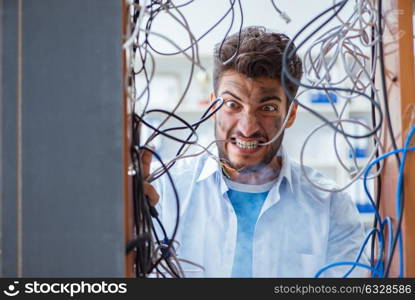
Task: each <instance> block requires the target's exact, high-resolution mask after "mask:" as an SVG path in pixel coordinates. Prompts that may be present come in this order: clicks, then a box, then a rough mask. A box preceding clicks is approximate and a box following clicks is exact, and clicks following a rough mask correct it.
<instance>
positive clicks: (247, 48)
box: [213, 26, 303, 97]
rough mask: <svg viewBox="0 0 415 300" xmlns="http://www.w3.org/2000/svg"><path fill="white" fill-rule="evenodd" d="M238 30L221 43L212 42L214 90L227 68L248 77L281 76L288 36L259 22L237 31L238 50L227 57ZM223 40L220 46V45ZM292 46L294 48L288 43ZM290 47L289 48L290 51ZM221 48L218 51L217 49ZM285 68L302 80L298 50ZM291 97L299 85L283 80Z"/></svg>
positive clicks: (292, 47)
mask: <svg viewBox="0 0 415 300" xmlns="http://www.w3.org/2000/svg"><path fill="white" fill-rule="evenodd" d="M238 37H239V32H237V33H235V34H233V35H230V36H229V37H227V38H226V39H225V41H224V42H223V44H222V43H218V44H216V45H215V50H214V67H213V89H214V91H215V93H217V90H218V86H219V80H220V77H221V75H222V73H223V72H224V71H226V70H235V71H237V72H239V73H242V74H244V75H246V76H247V77H250V78H258V77H269V78H274V79H278V80H279V81H280V80H281V71H282V57H283V55H284V50H285V48H286V46H287V44H288V43H289V41H290V39H289V38H288V37H287V36H286V35H285V34H282V33H276V32H271V31H269V30H267V29H266V28H265V27H262V26H250V27H245V28H243V29H242V31H241V33H240V45H239V51H238V54H237V55H236V57H234V58H233V59H231V60H230V61H229V62H228V63H226V64H224V62H226V61H228V60H229V59H230V58H232V56H233V55H234V54H235V53H236V51H237V47H238ZM221 44H222V48H221ZM290 48H291V49H295V46H294V44H291V46H290ZM291 49H289V51H291ZM219 50H220V53H219ZM287 65H288V72H289V73H290V74H291V75H292V76H293V77H295V78H296V79H297V80H301V76H302V74H303V72H302V62H301V59H300V57H298V56H297V54H295V55H293V56H292V57H290V58H289V60H288V62H287ZM285 84H286V87H287V88H288V90H289V92H290V94H291V96H292V97H294V96H295V95H296V94H297V90H298V85H297V84H295V83H293V82H291V81H289V80H288V79H287V80H286V81H285Z"/></svg>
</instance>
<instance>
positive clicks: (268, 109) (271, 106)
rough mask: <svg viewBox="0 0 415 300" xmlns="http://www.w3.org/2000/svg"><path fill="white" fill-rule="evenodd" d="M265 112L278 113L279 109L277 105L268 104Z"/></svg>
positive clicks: (265, 106)
mask: <svg viewBox="0 0 415 300" xmlns="http://www.w3.org/2000/svg"><path fill="white" fill-rule="evenodd" d="M262 110H263V111H278V107H277V106H276V105H272V104H267V105H264V106H263V107H262Z"/></svg>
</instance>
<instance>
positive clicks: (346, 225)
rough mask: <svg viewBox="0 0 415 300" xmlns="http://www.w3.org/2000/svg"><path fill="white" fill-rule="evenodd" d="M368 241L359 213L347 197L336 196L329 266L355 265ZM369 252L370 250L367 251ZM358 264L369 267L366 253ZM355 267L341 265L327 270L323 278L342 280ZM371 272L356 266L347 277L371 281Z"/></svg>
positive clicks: (333, 201) (330, 238)
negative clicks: (333, 264) (347, 263)
mask: <svg viewBox="0 0 415 300" xmlns="http://www.w3.org/2000/svg"><path fill="white" fill-rule="evenodd" d="M364 239H365V233H364V227H363V224H362V223H361V221H360V217H359V213H358V211H357V208H356V207H355V205H354V203H353V201H352V200H351V199H350V196H349V195H348V194H347V193H342V192H340V193H333V195H332V199H331V203H330V225H329V237H328V245H327V254H326V265H328V264H332V263H341V262H355V261H356V258H357V256H358V254H359V251H360V248H361V246H362V245H363V242H364ZM366 248H367V247H366ZM359 263H361V264H365V265H368V264H369V259H368V257H367V255H366V254H365V251H363V253H362V255H361V258H360V260H359ZM352 267H353V266H352V265H341V266H336V267H333V268H330V269H327V270H326V271H325V272H324V273H322V277H343V276H344V275H345V274H346V273H347V272H348V271H349V270H350V269H351V268H352ZM368 276H369V270H368V269H365V268H362V267H358V266H356V267H355V268H354V270H353V271H352V272H351V273H350V274H349V275H348V276H347V277H368Z"/></svg>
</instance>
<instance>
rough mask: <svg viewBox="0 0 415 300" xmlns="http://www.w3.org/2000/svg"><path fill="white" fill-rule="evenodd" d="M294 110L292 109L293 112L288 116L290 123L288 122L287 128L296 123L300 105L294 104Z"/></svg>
mask: <svg viewBox="0 0 415 300" xmlns="http://www.w3.org/2000/svg"><path fill="white" fill-rule="evenodd" d="M292 106H293V107H292V108H291V112H290V115H289V116H288V121H287V125H286V126H285V128H290V127H291V126H292V125H293V124H294V121H295V118H296V117H297V108H298V104H296V103H293V104H292Z"/></svg>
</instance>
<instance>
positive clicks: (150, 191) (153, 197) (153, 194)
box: [144, 181, 160, 206]
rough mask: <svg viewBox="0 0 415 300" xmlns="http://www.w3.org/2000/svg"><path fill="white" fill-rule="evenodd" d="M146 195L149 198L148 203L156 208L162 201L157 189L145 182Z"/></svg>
mask: <svg viewBox="0 0 415 300" xmlns="http://www.w3.org/2000/svg"><path fill="white" fill-rule="evenodd" d="M144 195H146V196H147V197H148V201H149V202H150V205H152V206H156V204H157V202H158V201H159V199H160V196H159V194H158V193H157V191H156V189H155V188H154V187H153V186H152V185H151V184H150V183H148V182H145V181H144Z"/></svg>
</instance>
